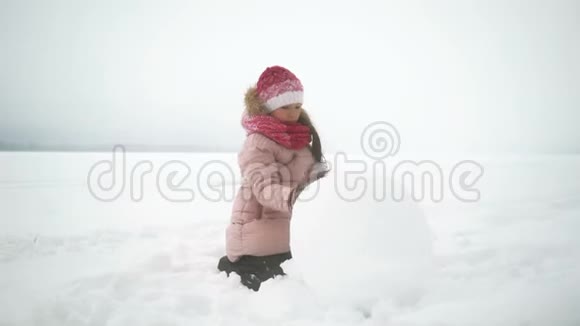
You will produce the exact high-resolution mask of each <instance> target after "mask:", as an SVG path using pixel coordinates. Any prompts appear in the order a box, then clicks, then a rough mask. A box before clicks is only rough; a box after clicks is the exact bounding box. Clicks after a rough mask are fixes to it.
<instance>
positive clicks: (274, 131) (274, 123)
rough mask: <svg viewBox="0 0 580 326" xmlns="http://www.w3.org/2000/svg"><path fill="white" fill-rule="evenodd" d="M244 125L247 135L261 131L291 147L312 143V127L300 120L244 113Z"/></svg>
mask: <svg viewBox="0 0 580 326" xmlns="http://www.w3.org/2000/svg"><path fill="white" fill-rule="evenodd" d="M242 126H243V127H244V129H245V130H246V134H247V135H251V134H253V133H259V134H262V135H264V136H266V137H268V138H269V139H271V140H273V141H275V142H276V143H278V144H280V145H282V146H284V147H286V148H289V149H301V148H303V147H305V146H307V145H308V144H310V139H311V133H310V127H308V126H306V125H304V124H301V123H299V122H283V121H281V120H279V119H277V118H274V117H273V116H270V115H255V116H248V115H244V116H243V118H242Z"/></svg>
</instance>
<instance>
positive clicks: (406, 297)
mask: <svg viewBox="0 0 580 326" xmlns="http://www.w3.org/2000/svg"><path fill="white" fill-rule="evenodd" d="M315 190H316V186H311V187H309V189H307V192H305V193H304V194H303V197H305V198H302V197H301V199H300V200H299V201H298V203H297V204H296V206H295V207H294V216H293V220H292V253H293V256H294V259H293V261H292V262H291V263H290V267H291V268H292V272H293V273H295V274H298V277H302V278H303V279H304V281H305V283H306V284H307V286H309V287H311V288H312V289H313V290H314V291H315V293H317V294H318V295H319V296H321V297H322V298H323V299H324V300H325V301H327V302H328V300H330V302H334V303H340V304H354V305H365V306H367V305H368V304H372V303H373V302H376V301H377V300H387V301H389V300H392V302H393V303H394V304H399V305H407V304H414V303H416V302H417V301H418V300H419V299H420V298H421V296H422V294H423V293H424V291H425V289H426V286H427V285H428V281H429V278H430V276H431V275H432V274H433V264H432V263H433V262H432V258H433V256H432V247H431V242H432V239H431V233H430V230H429V227H428V225H427V222H426V220H425V217H424V215H423V214H422V212H421V210H420V209H419V207H418V205H417V204H416V203H415V202H413V201H412V200H411V199H410V198H407V199H406V200H404V201H402V202H397V201H394V200H393V199H392V198H391V196H389V195H387V196H386V199H385V200H383V201H376V200H374V199H373V195H372V193H369V194H365V196H364V197H363V198H362V199H360V200H356V201H353V202H349V201H347V200H344V199H342V198H341V194H339V193H338V192H337V191H336V187H334V186H333V185H332V180H331V178H327V179H323V180H322V181H320V184H319V190H318V193H317V194H316V195H313V194H314V192H315ZM309 196H310V197H313V198H312V199H308V197H309Z"/></svg>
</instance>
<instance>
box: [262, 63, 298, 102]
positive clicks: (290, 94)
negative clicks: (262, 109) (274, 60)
mask: <svg viewBox="0 0 580 326" xmlns="http://www.w3.org/2000/svg"><path fill="white" fill-rule="evenodd" d="M257 92H258V97H260V99H261V100H262V101H264V104H265V106H266V108H267V109H268V110H269V111H270V112H271V111H274V110H276V109H277V108H279V107H282V106H285V105H289V104H294V103H302V101H303V98H304V88H303V87H302V83H301V82H300V80H299V79H298V78H297V77H296V76H295V75H294V74H293V73H292V72H291V71H290V70H288V69H286V68H284V67H280V66H273V67H268V68H266V70H264V72H263V73H262V74H261V75H260V78H259V79H258V85H257Z"/></svg>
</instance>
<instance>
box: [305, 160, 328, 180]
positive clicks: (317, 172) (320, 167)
mask: <svg viewBox="0 0 580 326" xmlns="http://www.w3.org/2000/svg"><path fill="white" fill-rule="evenodd" d="M328 172H330V167H329V166H328V163H326V162H320V163H314V164H313V165H312V168H310V172H309V174H308V179H307V180H306V184H310V183H312V182H314V181H316V180H318V179H321V178H324V177H325V176H326V175H327V174H328Z"/></svg>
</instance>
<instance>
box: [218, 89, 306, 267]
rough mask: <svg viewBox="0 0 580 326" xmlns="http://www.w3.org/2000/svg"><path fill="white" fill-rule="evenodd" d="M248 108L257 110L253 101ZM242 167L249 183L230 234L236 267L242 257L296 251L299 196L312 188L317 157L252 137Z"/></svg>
mask: <svg viewBox="0 0 580 326" xmlns="http://www.w3.org/2000/svg"><path fill="white" fill-rule="evenodd" d="M250 91H251V90H250ZM246 96H248V95H246ZM246 105H247V106H248V105H250V107H247V108H246V109H247V110H248V111H250V112H252V110H255V109H256V108H253V107H251V106H252V102H250V103H248V98H247V97H246ZM238 163H239V165H240V169H241V174H242V178H243V179H242V184H241V186H240V189H239V191H238V193H237V195H236V199H235V202H234V205H233V209H232V215H231V223H230V224H229V225H228V227H227V229H226V255H227V257H228V259H229V260H230V261H232V262H234V261H237V260H238V259H239V258H240V256H242V255H254V256H266V255H273V254H279V253H284V252H288V251H290V219H291V217H292V205H293V203H294V196H295V195H294V190H295V189H296V187H297V186H298V185H306V184H307V183H309V181H308V180H309V173H310V171H311V169H312V167H313V166H314V163H315V161H314V157H313V155H312V152H311V151H310V149H309V147H305V148H302V149H300V150H292V149H288V148H286V147H283V146H281V145H279V144H278V143H276V142H274V141H273V140H270V139H269V138H267V137H266V136H263V135H261V134H251V135H249V136H248V137H247V138H246V141H245V142H244V145H243V147H242V150H241V151H240V152H239V154H238Z"/></svg>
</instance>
